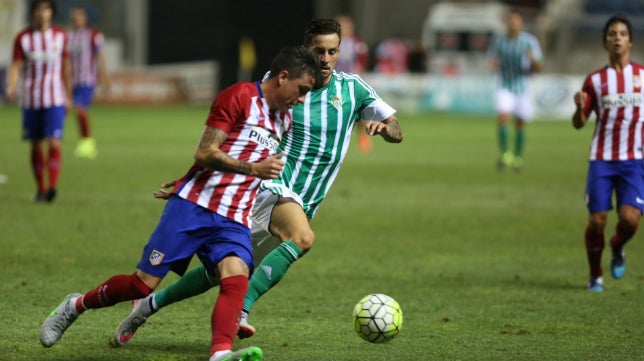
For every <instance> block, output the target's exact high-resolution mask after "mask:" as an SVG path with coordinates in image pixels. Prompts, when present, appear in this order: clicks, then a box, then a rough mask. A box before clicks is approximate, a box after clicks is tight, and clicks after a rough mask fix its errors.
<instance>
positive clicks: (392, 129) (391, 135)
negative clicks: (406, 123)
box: [382, 117, 403, 143]
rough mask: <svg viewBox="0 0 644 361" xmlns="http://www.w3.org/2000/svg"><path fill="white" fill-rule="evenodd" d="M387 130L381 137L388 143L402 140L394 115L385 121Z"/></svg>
mask: <svg viewBox="0 0 644 361" xmlns="http://www.w3.org/2000/svg"><path fill="white" fill-rule="evenodd" d="M386 123H387V131H386V132H385V133H382V138H383V139H384V140H385V141H387V142H389V143H400V142H402V140H403V135H402V130H401V129H400V123H398V119H396V117H392V118H390V119H389V120H388V121H387V122H386Z"/></svg>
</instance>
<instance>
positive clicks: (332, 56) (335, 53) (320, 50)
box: [309, 33, 340, 87]
mask: <svg viewBox="0 0 644 361" xmlns="http://www.w3.org/2000/svg"><path fill="white" fill-rule="evenodd" d="M309 48H310V49H312V50H313V51H314V52H315V53H316V54H317V56H318V58H319V59H320V80H319V82H318V84H316V86H317V87H321V86H324V85H326V84H327V83H328V82H329V81H330V80H331V74H332V73H333V69H335V65H336V64H337V63H338V58H339V57H340V38H339V37H338V34H335V33H334V34H325V35H317V36H315V37H314V38H313V41H312V44H311V46H310V47H309Z"/></svg>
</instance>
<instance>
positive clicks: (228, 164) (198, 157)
mask: <svg viewBox="0 0 644 361" xmlns="http://www.w3.org/2000/svg"><path fill="white" fill-rule="evenodd" d="M227 137H228V134H226V133H225V132H224V131H222V130H220V129H217V128H213V127H210V126H205V128H204V130H203V132H202V133H201V139H199V145H198V146H197V150H196V151H195V162H196V163H197V164H199V165H200V166H202V167H204V168H210V169H214V170H218V171H221V172H231V173H238V174H246V175H251V176H255V177H259V178H262V179H274V178H277V176H279V174H280V172H281V171H282V167H283V166H284V163H283V162H282V161H281V160H280V157H281V156H282V154H281V153H280V154H276V155H272V156H270V157H268V158H266V159H265V160H262V161H261V162H257V163H249V162H243V161H241V160H239V159H235V158H233V157H231V156H229V155H228V154H227V153H225V152H223V151H221V150H220V149H219V147H220V146H221V145H222V144H223V143H224V141H225V140H226V138H227Z"/></svg>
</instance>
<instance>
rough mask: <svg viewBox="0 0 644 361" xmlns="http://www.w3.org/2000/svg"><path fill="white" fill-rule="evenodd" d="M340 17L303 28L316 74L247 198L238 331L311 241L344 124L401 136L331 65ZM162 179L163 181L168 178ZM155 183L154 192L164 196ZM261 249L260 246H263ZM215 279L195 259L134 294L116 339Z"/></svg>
mask: <svg viewBox="0 0 644 361" xmlns="http://www.w3.org/2000/svg"><path fill="white" fill-rule="evenodd" d="M340 39H341V29H340V24H339V23H338V22H337V21H336V20H333V19H314V20H312V21H311V22H310V23H309V24H308V25H307V27H306V29H305V35H304V43H303V45H304V46H305V47H308V48H311V49H313V50H314V51H315V52H316V53H317V54H318V57H319V59H320V79H318V82H317V83H316V86H315V88H314V89H313V90H312V91H311V92H309V93H308V94H307V96H306V100H305V102H304V104H301V105H298V106H295V107H294V108H293V109H292V111H293V126H292V129H291V131H290V132H289V133H287V134H286V135H285V136H284V138H283V139H282V141H281V143H280V146H279V150H278V152H281V151H284V153H285V154H286V158H285V159H284V161H285V165H284V169H283V170H282V173H281V175H280V177H279V178H278V179H275V180H271V181H269V182H267V181H265V182H262V184H261V185H260V191H259V193H258V194H257V197H256V202H255V205H254V206H253V210H252V215H251V218H252V220H253V225H252V233H253V248H254V255H255V260H256V261H259V260H262V261H261V263H260V264H259V266H257V267H256V270H257V271H256V272H255V273H254V274H253V277H252V279H251V282H250V283H249V286H248V291H247V293H246V297H245V299H244V312H243V314H242V319H241V321H240V329H239V332H238V336H239V337H240V338H246V337H250V336H252V335H253V334H254V333H255V329H254V328H253V327H252V326H251V325H249V324H248V321H247V317H248V313H249V311H250V309H251V308H252V306H253V304H254V303H255V301H257V299H259V298H260V297H261V296H262V295H263V294H265V293H266V292H268V290H270V289H271V288H272V287H274V286H275V285H276V284H277V283H278V282H279V281H280V280H281V279H282V277H284V275H285V274H286V272H287V271H288V269H289V267H290V265H291V264H293V263H294V262H295V261H297V260H298V259H299V258H300V257H302V256H303V255H304V254H305V253H306V252H308V250H309V249H310V248H311V247H312V246H313V242H314V240H315V234H314V233H313V230H312V229H311V227H310V225H309V220H310V219H312V218H313V217H314V216H315V213H316V211H317V210H318V207H319V206H320V203H321V202H322V200H324V197H325V196H326V194H327V193H328V191H329V189H330V188H331V185H332V184H333V181H334V180H335V178H336V176H337V175H338V172H339V170H340V166H341V165H342V161H343V159H344V157H345V156H346V154H347V151H348V149H349V143H350V141H351V130H352V128H353V126H354V125H355V123H356V122H357V121H364V122H365V131H366V132H367V134H369V135H371V136H375V135H380V136H381V137H382V138H383V139H384V140H385V141H387V142H390V143H399V142H401V141H402V131H401V129H400V124H399V123H398V120H397V119H396V117H395V112H396V111H395V109H393V108H392V107H391V106H389V105H388V104H387V103H385V102H384V101H383V100H382V99H381V98H380V97H379V96H378V95H377V94H376V92H375V91H374V89H373V88H371V87H370V86H369V85H367V84H366V83H365V82H364V81H363V80H362V79H361V78H360V77H359V76H357V75H355V74H347V73H343V72H336V71H335V70H334V68H335V65H336V63H337V61H338V58H339V55H340ZM171 184H172V182H171V183H168V184H166V185H164V186H170V185H171ZM164 195H165V193H164V192H163V191H160V192H158V193H157V197H159V198H164ZM266 253H268V254H266ZM217 284H218V280H216V279H212V277H211V276H210V275H208V274H207V273H206V272H205V269H204V268H203V267H197V268H194V269H192V270H190V271H188V272H187V273H186V274H184V275H183V276H182V277H181V278H180V279H179V280H178V281H176V282H175V283H173V284H171V285H170V286H168V287H167V288H165V289H164V290H162V291H161V292H159V293H158V294H152V295H150V296H148V297H146V298H145V299H143V300H142V301H141V302H139V303H138V304H137V305H136V306H135V307H134V310H133V311H132V313H131V314H130V315H129V316H128V317H127V318H126V319H125V320H123V322H121V324H120V325H119V327H118V328H117V330H116V333H115V335H114V336H115V337H114V341H115V344H116V345H125V343H127V342H128V341H129V340H130V338H131V337H132V335H133V334H134V332H135V331H136V330H137V328H138V327H140V326H141V325H142V324H143V323H144V322H145V320H146V319H147V317H148V316H150V315H151V314H153V313H154V312H156V311H157V310H158V309H160V308H162V307H165V306H167V305H169V304H171V303H174V302H177V301H180V300H182V299H185V298H188V297H191V296H194V295H198V294H200V293H203V292H205V291H207V290H209V289H210V288H212V287H213V286H216V285H217Z"/></svg>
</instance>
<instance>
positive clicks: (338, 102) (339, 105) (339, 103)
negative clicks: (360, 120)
mask: <svg viewBox="0 0 644 361" xmlns="http://www.w3.org/2000/svg"><path fill="white" fill-rule="evenodd" d="M331 105H333V107H334V108H335V109H337V110H340V108H342V99H340V97H335V98H333V100H332V101H331Z"/></svg>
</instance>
